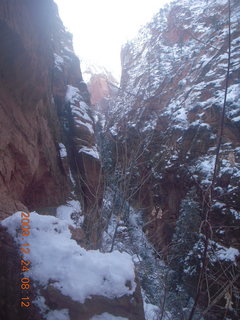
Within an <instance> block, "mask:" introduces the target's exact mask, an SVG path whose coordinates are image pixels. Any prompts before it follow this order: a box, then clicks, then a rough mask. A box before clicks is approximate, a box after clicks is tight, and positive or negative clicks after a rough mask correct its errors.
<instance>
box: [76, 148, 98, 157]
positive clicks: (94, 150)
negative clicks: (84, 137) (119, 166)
mask: <svg viewBox="0 0 240 320" xmlns="http://www.w3.org/2000/svg"><path fill="white" fill-rule="evenodd" d="M78 152H79V153H81V152H83V153H86V154H88V155H90V156H92V157H93V158H95V159H99V158H100V157H99V153H98V151H97V148H96V147H95V146H94V147H92V148H88V147H82V148H81V149H80V150H79V151H78Z"/></svg>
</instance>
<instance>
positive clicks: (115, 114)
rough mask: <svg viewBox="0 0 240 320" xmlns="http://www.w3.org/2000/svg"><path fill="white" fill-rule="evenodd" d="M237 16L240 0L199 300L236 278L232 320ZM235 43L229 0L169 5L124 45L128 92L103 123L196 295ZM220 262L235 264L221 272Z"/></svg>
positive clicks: (238, 144) (153, 237) (149, 228)
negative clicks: (209, 250)
mask: <svg viewBox="0 0 240 320" xmlns="http://www.w3.org/2000/svg"><path fill="white" fill-rule="evenodd" d="M239 16H240V6H239V2H238V1H231V20H230V27H231V36H230V42H231V49H230V50H231V58H230V72H229V77H228V90H227V101H226V114H225V118H224V128H223V136H222V144H221V151H220V161H219V163H218V169H219V170H218V171H217V172H218V175H217V178H216V181H215V184H214V188H213V194H212V195H211V197H212V199H213V202H212V205H213V206H212V209H211V215H210V225H211V237H210V238H211V246H212V251H213V252H214V253H213V254H212V253H211V254H210V253H209V256H208V262H207V265H208V268H209V270H210V271H209V272H210V273H211V275H210V276H209V278H207V279H206V282H205V284H204V285H203V287H204V289H202V290H203V292H201V299H200V305H202V307H203V308H204V306H205V307H206V306H207V305H208V302H209V300H208V299H210V301H211V299H212V296H214V292H216V291H217V290H220V291H221V285H222V283H229V282H231V281H233V283H234V285H233V287H234V289H233V291H234V290H235V294H234V293H232V294H231V299H232V300H231V301H232V303H233V305H234V306H235V307H234V308H235V309H234V310H233V309H231V310H228V311H227V312H228V317H230V318H231V319H237V318H238V311H237V310H238V307H237V306H238V303H239V302H238V295H237V293H236V292H238V290H239V285H238V284H239V282H238V281H237V278H236V277H235V275H236V274H237V273H238V272H239V264H238V263H239V249H240V246H239V244H240V239H239V221H240V212H239V210H240V202H239V191H240V185H239V174H240V109H239V106H240V95H239V93H240V69H239V67H240V66H239V61H240V32H239V30H240V20H239ZM228 50H229V36H228V3H227V1H224V0H223V1H222V0H218V1H205V0H198V1H191V0H190V1H185V0H182V1H173V2H171V3H170V4H168V5H166V6H165V7H164V8H163V9H161V10H160V11H159V13H158V14H156V15H155V16H154V18H153V19H152V21H151V22H150V23H149V24H148V25H146V26H145V27H143V28H142V29H141V31H140V32H139V34H138V36H137V37H136V38H135V39H134V40H132V41H129V42H128V43H127V44H126V45H125V47H124V48H123V50H122V54H121V59H122V78H121V90H120V91H119V94H118V97H117V98H116V101H115V102H113V109H112V113H111V114H110V115H108V117H107V118H108V121H107V126H108V128H107V129H106V131H105V132H106V134H105V138H106V139H107V140H108V144H109V145H110V146H111V148H112V153H113V158H112V164H111V168H114V167H115V166H118V165H119V162H121V168H122V170H123V172H125V174H127V177H130V178H129V179H130V186H131V188H130V189H129V195H128V197H129V199H131V200H130V202H131V204H132V205H133V206H134V207H135V208H139V209H141V210H143V211H144V214H145V222H146V223H145V225H144V227H143V228H144V231H145V233H146V234H147V235H148V238H149V240H150V241H151V242H152V243H153V244H154V246H155V248H156V249H157V251H158V252H160V253H161V255H163V257H164V259H165V261H166V262H167V263H168V264H169V265H170V266H171V267H172V268H173V269H174V270H175V271H176V272H177V277H178V278H181V281H182V282H183V283H184V286H185V288H187V291H188V292H190V295H191V296H192V297H193V298H194V297H195V293H196V287H197V281H198V280H197V279H198V273H199V270H200V265H201V257H202V249H201V248H202V247H201V244H200V243H201V241H203V240H201V239H204V234H205V232H204V230H203V229H201V221H204V219H205V213H206V210H208V209H207V203H208V201H209V188H210V187H211V183H212V176H213V170H214V164H215V155H216V147H217V143H218V134H219V130H220V119H221V112H222V107H223V104H224V95H225V87H226V75H227V69H228ZM109 135H110V138H109V139H108V137H109ZM198 237H200V238H201V237H203V238H201V239H199V238H198ZM184 246H185V247H184ZM180 250H183V252H182V256H181V254H180ZM221 250H222V251H221ZM228 250H229V251H228ZM230 251H231V252H232V253H233V252H234V253H235V254H234V255H233V256H232V260H231V259H230V257H229V256H228V255H227V253H228V252H230ZM220 252H225V253H226V254H225V256H224V255H221V254H220ZM177 253H178V255H177ZM211 255H215V257H213V256H212V257H211ZM237 261H238V263H237ZM237 265H238V267H237ZM219 266H221V267H223V266H224V267H223V268H226V269H228V270H229V268H230V269H231V268H232V270H234V271H233V273H232V274H230V273H228V272H226V273H225V274H224V271H223V272H222V273H221V272H220V273H219V274H218V272H217V270H219ZM220 279H221V280H220ZM208 281H209V282H210V284H211V288H214V289H210V293H209V292H208V290H207V288H206V287H205V286H207V284H208ZM182 282H181V283H182ZM176 284H177V281H176V282H175V286H176ZM219 288H220V289H219ZM176 290H177V289H176ZM204 290H205V291H204ZM212 290H213V291H212ZM206 292H208V295H209V296H207V293H206ZM225 303H226V302H225V300H224V295H222V296H221V297H219V300H218V304H219V307H216V306H214V308H212V309H211V308H210V309H211V310H210V311H209V312H208V316H207V319H220V318H222V317H223V313H222V312H225V311H222V310H225V309H224V305H225ZM179 308H181V307H180V306H179ZM221 308H222V309H221ZM178 310H179V309H178Z"/></svg>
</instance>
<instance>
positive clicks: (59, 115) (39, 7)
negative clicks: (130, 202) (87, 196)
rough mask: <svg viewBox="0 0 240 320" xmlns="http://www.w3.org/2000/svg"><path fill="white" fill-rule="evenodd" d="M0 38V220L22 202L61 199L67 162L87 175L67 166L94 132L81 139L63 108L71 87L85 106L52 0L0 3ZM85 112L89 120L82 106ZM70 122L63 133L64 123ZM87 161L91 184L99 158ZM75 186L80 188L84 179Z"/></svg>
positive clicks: (67, 185)
mask: <svg viewBox="0 0 240 320" xmlns="http://www.w3.org/2000/svg"><path fill="white" fill-rule="evenodd" d="M0 41H1V46H0V217H1V218H5V217H6V216H7V215H8V214H9V213H12V212H14V211H16V210H22V209H24V208H26V207H27V208H28V209H29V210H31V209H37V208H41V207H50V206H57V205H59V204H61V203H63V202H64V201H65V200H66V198H67V196H68V195H69V192H70V189H71V182H70V179H69V177H68V175H69V168H70V167H71V169H72V172H73V174H74V175H75V176H77V175H79V179H78V180H79V181H81V175H84V176H87V177H88V175H89V174H90V175H92V172H91V170H92V169H91V168H90V169H89V170H90V171H89V170H88V168H87V166H85V167H84V168H83V167H81V166H80V164H77V165H75V167H74V166H73V163H74V162H76V161H75V160H74V159H73V155H76V157H77V158H79V159H77V162H80V161H83V160H81V159H82V155H80V154H78V150H79V148H80V147H81V146H83V145H87V146H88V147H91V146H92V145H95V137H94V133H93V131H92V132H91V134H88V135H87V137H84V140H85V141H84V142H82V140H83V139H82V138H83V131H84V126H81V125H80V126H78V128H77V127H76V126H75V125H74V124H73V122H74V121H73V115H72V113H71V110H70V111H66V110H68V109H67V108H68V104H67V103H66V100H65V95H66V91H67V85H71V86H73V87H76V88H78V89H79V92H80V93H81V96H80V99H82V101H84V102H85V103H87V104H89V102H90V99H89V93H88V91H87V88H86V85H85V84H84V83H83V81H82V74H81V70H80V66H79V59H78V58H77V57H76V56H75V54H74V53H73V51H72V38H71V35H70V34H69V33H68V32H66V31H65V28H64V26H63V24H62V22H61V20H60V18H59V16H58V11H57V7H56V5H55V4H54V2H53V1H51V0H43V1H35V0H33V1H27V0H25V1H21V2H19V1H14V0H10V1H9V0H3V1H1V2H0ZM56 57H57V58H56ZM59 60H60V62H59ZM77 107H79V106H77ZM86 108H88V106H87V107H86ZM85 112H86V114H88V116H89V117H91V115H90V111H89V109H86V111H85ZM67 113H68V115H67V116H66V114H67ZM71 126H72V131H71V132H72V133H71V137H69V136H68V133H67V130H66V127H68V128H69V127H71ZM81 128H82V129H81ZM62 142H64V144H65V145H66V144H69V145H67V151H68V152H69V154H68V158H65V159H62V158H61V157H60V153H59V146H58V144H59V143H62ZM74 157H75V156H74ZM91 161H93V162H94V161H95V166H96V167H97V168H98V170H96V171H95V177H94V178H95V180H96V181H98V180H99V175H100V171H101V169H100V168H101V165H100V161H99V160H96V159H95V158H93V159H92V160H91ZM85 180H86V179H85ZM91 180H93V178H92V177H91ZM94 182H95V181H92V182H91V183H93V184H94ZM80 184H81V183H80ZM96 185H97V183H96ZM81 187H82V189H84V188H85V189H88V188H86V183H83V185H82V186H80V187H79V189H81ZM95 191H96V190H95V189H94V187H93V186H91V193H92V194H93V195H94V194H95ZM83 192H84V190H83ZM98 196H99V197H101V196H100V193H98V195H97V197H98ZM84 204H85V205H86V208H88V207H89V206H90V205H89V203H87V202H86V201H85V203H84Z"/></svg>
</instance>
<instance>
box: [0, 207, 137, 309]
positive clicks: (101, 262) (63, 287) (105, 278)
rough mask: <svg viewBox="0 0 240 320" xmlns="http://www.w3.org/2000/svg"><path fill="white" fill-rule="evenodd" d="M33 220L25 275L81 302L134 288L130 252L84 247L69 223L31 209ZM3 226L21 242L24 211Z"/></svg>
mask: <svg viewBox="0 0 240 320" xmlns="http://www.w3.org/2000/svg"><path fill="white" fill-rule="evenodd" d="M30 220H31V223H30V226H31V233H30V235H29V236H28V237H27V241H28V243H29V244H30V248H31V251H30V253H29V254H27V255H25V258H26V259H28V260H30V261H31V270H30V271H29V272H26V276H27V275H28V276H30V277H31V278H32V279H33V280H34V281H37V282H38V283H39V284H40V285H42V286H43V287H46V286H47V285H48V284H49V281H50V280H51V285H52V286H54V287H55V288H57V289H58V290H59V291H60V292H61V293H62V294H63V295H66V296H70V297H71V298H72V300H74V301H78V302H80V303H84V301H85V299H86V298H89V297H91V296H92V295H100V296H104V297H108V298H111V299H113V298H116V297H121V296H123V295H130V294H132V293H133V292H134V291H135V288H136V283H135V281H134V278H135V273H134V264H133V262H132V258H131V256H130V255H128V254H127V253H120V252H119V251H113V252H111V253H101V252H99V251H98V250H89V251H87V250H85V249H83V248H81V247H80V246H79V245H77V243H76V241H75V240H73V239H71V233H70V230H69V223H68V222H66V221H64V220H60V219H58V218H56V217H53V216H43V215H39V214H38V213H36V212H32V213H31V214H30ZM2 225H3V226H5V227H7V229H8V232H9V233H10V234H11V235H12V236H13V237H14V239H15V241H16V242H17V244H18V245H20V244H21V243H22V236H20V231H19V230H20V225H21V212H16V213H15V214H13V215H12V216H10V217H8V218H6V219H5V220H4V221H2ZM25 242H26V240H25V239H24V243H25ZM66 270H67V272H66ZM127 283H129V285H127Z"/></svg>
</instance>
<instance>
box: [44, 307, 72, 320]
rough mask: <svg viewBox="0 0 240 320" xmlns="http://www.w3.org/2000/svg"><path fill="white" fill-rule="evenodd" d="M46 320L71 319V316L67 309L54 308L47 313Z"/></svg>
mask: <svg viewBox="0 0 240 320" xmlns="http://www.w3.org/2000/svg"><path fill="white" fill-rule="evenodd" d="M46 320H70V317H69V313H68V310H67V309H62V310H53V311H50V312H49V313H48V314H47V316H46Z"/></svg>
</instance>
